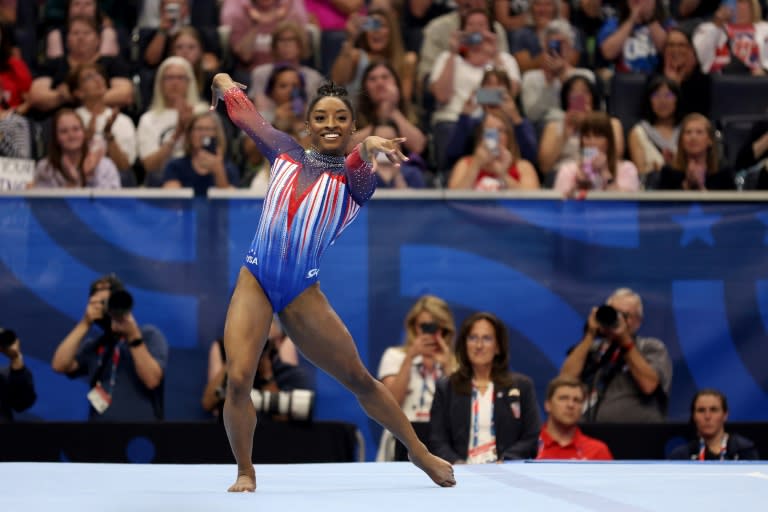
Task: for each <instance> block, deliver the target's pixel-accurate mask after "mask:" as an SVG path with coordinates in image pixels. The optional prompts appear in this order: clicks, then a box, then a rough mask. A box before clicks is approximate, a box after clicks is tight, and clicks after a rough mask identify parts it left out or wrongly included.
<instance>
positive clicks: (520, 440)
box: [430, 312, 541, 464]
mask: <svg viewBox="0 0 768 512" xmlns="http://www.w3.org/2000/svg"><path fill="white" fill-rule="evenodd" d="M455 354H456V360H457V362H458V369H457V370H456V371H455V372H454V373H453V375H451V376H450V377H443V378H442V379H440V380H439V381H438V384H437V388H436V391H435V397H434V399H433V400H432V410H431V412H430V438H431V442H432V448H433V450H434V451H435V453H436V454H437V455H438V456H440V457H442V458H444V459H446V460H448V461H450V462H452V463H454V464H465V463H466V464H481V463H485V462H501V461H504V460H511V459H527V458H533V457H534V456H535V455H536V444H537V441H538V437H539V430H540V428H541V420H540V418H539V406H538V403H537V402H536V391H535V390H534V387H533V381H531V379H530V378H529V377H527V376H525V375H523V374H520V373H515V372H511V371H509V333H508V332H507V328H506V326H505V325H504V323H503V322H502V321H501V320H500V319H499V318H498V317H496V316H495V315H493V314H492V313H485V312H482V313H475V314H473V315H471V316H470V317H469V318H467V319H466V320H464V322H463V323H462V325H461V328H460V329H459V334H458V336H457V338H456V348H455Z"/></svg>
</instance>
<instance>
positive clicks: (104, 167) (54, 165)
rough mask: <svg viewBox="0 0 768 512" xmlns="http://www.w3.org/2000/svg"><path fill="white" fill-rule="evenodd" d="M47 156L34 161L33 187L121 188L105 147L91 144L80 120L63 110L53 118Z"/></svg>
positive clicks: (116, 171) (72, 113) (115, 169)
mask: <svg viewBox="0 0 768 512" xmlns="http://www.w3.org/2000/svg"><path fill="white" fill-rule="evenodd" d="M51 129H52V132H53V135H52V136H51V142H50V145H49V148H48V156H46V157H45V158H43V159H42V160H40V161H39V162H37V167H36V168H35V178H34V182H33V183H32V184H31V187H34V188H64V187H88V188H112V189H114V188H120V173H119V171H118V170H117V167H116V166H115V164H114V162H112V160H110V159H109V158H107V157H106V156H105V148H104V145H103V144H102V145H92V144H91V141H89V140H88V138H87V137H86V131H85V125H84V124H83V120H82V119H81V118H80V116H78V115H77V113H76V112H75V111H74V110H71V109H68V108H63V109H61V110H59V111H58V112H56V115H55V116H54V117H53V126H52V128H51Z"/></svg>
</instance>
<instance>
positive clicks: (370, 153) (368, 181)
mask: <svg viewBox="0 0 768 512" xmlns="http://www.w3.org/2000/svg"><path fill="white" fill-rule="evenodd" d="M403 142H405V138H402V137H398V138H396V139H385V138H383V137H377V136H375V135H370V136H368V137H366V138H365V139H364V140H363V141H362V142H361V143H360V144H358V145H357V146H355V149H353V150H352V152H351V153H350V154H349V155H348V156H347V161H346V167H347V184H348V185H349V193H350V195H351V196H352V199H354V200H355V202H356V203H357V204H359V205H362V204H363V203H365V202H366V201H368V200H369V199H370V198H371V196H372V195H373V192H374V191H375V190H376V163H375V162H376V156H377V155H379V154H383V155H384V156H385V157H386V158H387V159H388V160H389V161H390V162H392V163H393V164H395V165H400V164H401V163H402V162H405V161H407V160H408V157H406V156H405V155H404V154H403V152H402V151H401V150H400V144H402V143H403Z"/></svg>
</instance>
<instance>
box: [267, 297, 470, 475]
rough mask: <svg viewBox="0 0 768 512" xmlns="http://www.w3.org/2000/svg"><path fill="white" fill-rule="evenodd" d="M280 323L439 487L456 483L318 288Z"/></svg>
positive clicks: (282, 316) (296, 301) (296, 303)
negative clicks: (376, 375)
mask: <svg viewBox="0 0 768 512" xmlns="http://www.w3.org/2000/svg"><path fill="white" fill-rule="evenodd" d="M280 320H281V322H282V324H283V327H284V328H285V331H286V333H287V334H288V336H290V338H291V340H293V342H294V343H295V344H296V346H297V347H299V349H300V350H301V351H302V352H303V353H304V355H305V356H307V358H309V359H310V360H311V361H312V362H314V363H315V364H316V365H317V366H319V367H320V368H321V369H323V370H325V371H326V372H328V373H329V374H331V375H332V376H334V377H335V378H336V379H338V380H339V382H341V383H342V384H343V385H344V386H345V387H346V388H347V389H349V390H350V391H352V393H354V394H355V397H357V400H358V401H359V402H360V405H361V406H362V407H363V409H364V410H365V412H366V413H367V414H368V416H370V417H371V418H373V419H374V420H376V421H377V422H378V423H379V424H381V425H382V426H383V427H384V428H386V429H388V430H389V431H390V432H392V433H393V434H394V435H395V437H397V438H398V439H399V440H400V441H401V442H402V443H403V444H404V445H405V446H406V448H407V449H408V453H409V455H410V457H411V460H412V461H413V463H414V464H416V466H418V467H419V468H421V469H422V470H423V471H424V472H426V473H427V475H429V477H430V478H431V479H432V480H433V481H434V482H435V483H436V484H438V485H441V486H443V487H451V486H453V485H456V480H455V479H454V477H453V468H452V467H451V465H450V464H449V463H448V462H446V461H444V460H443V459H440V458H438V457H435V456H434V455H432V454H431V453H429V451H428V450H427V447H426V446H424V443H422V442H421V441H420V440H419V438H418V437H417V436H416V432H414V430H413V427H412V426H411V424H410V422H409V421H408V419H407V418H406V417H405V414H403V411H402V410H401V409H400V407H399V406H398V405H397V402H396V401H395V399H394V398H393V397H392V394H391V393H390V392H389V390H387V388H385V387H384V385H383V384H382V383H381V382H379V381H378V380H376V379H374V378H373V377H372V376H371V374H370V373H368V370H366V368H365V366H363V363H362V361H360V356H359V355H358V353H357V347H355V343H354V341H353V340H352V336H351V335H350V334H349V331H348V330H347V328H346V327H345V326H344V324H343V323H342V321H341V319H340V318H339V317H338V315H337V314H336V312H335V311H334V310H333V308H331V306H330V304H329V303H328V300H327V299H326V298H325V295H324V294H323V292H322V291H320V287H319V286H318V285H317V284H315V285H313V286H310V287H309V288H307V289H306V290H304V292H302V293H301V295H299V296H298V297H297V298H296V299H294V300H293V302H291V303H290V304H289V305H288V306H287V307H286V308H285V309H284V310H283V311H282V312H281V313H280Z"/></svg>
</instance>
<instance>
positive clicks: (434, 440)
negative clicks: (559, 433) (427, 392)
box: [429, 372, 541, 463]
mask: <svg viewBox="0 0 768 512" xmlns="http://www.w3.org/2000/svg"><path fill="white" fill-rule="evenodd" d="M512 377H513V379H514V384H513V385H512V386H511V387H506V388H503V389H495V390H494V393H495V395H496V397H495V399H494V403H493V423H494V425H495V427H496V453H497V454H498V457H499V460H509V459H527V458H533V457H535V456H536V445H537V442H538V438H539V431H540V430H541V419H540V417H539V406H538V402H537V401H536V391H535V389H534V387H533V381H532V380H531V379H530V378H529V377H527V376H525V375H523V374H520V373H514V372H512ZM515 390H517V391H519V394H518V393H517V392H515ZM515 402H517V403H518V404H519V406H520V417H519V418H515V416H514V414H513V412H512V406H513V404H514V403H515ZM471 409H472V396H471V395H463V394H459V393H457V392H456V391H455V390H454V389H453V386H451V383H450V380H449V377H443V378H441V379H440V380H439V381H438V382H437V386H436V387H435V397H434V399H433V400H432V411H431V413H430V420H429V423H430V448H431V449H432V452H433V453H434V454H435V455H437V456H438V457H442V458H443V459H445V460H447V461H448V462H451V463H453V462H456V461H457V460H466V458H467V452H468V451H469V432H470V428H471V425H470V423H471V421H472V412H471Z"/></svg>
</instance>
